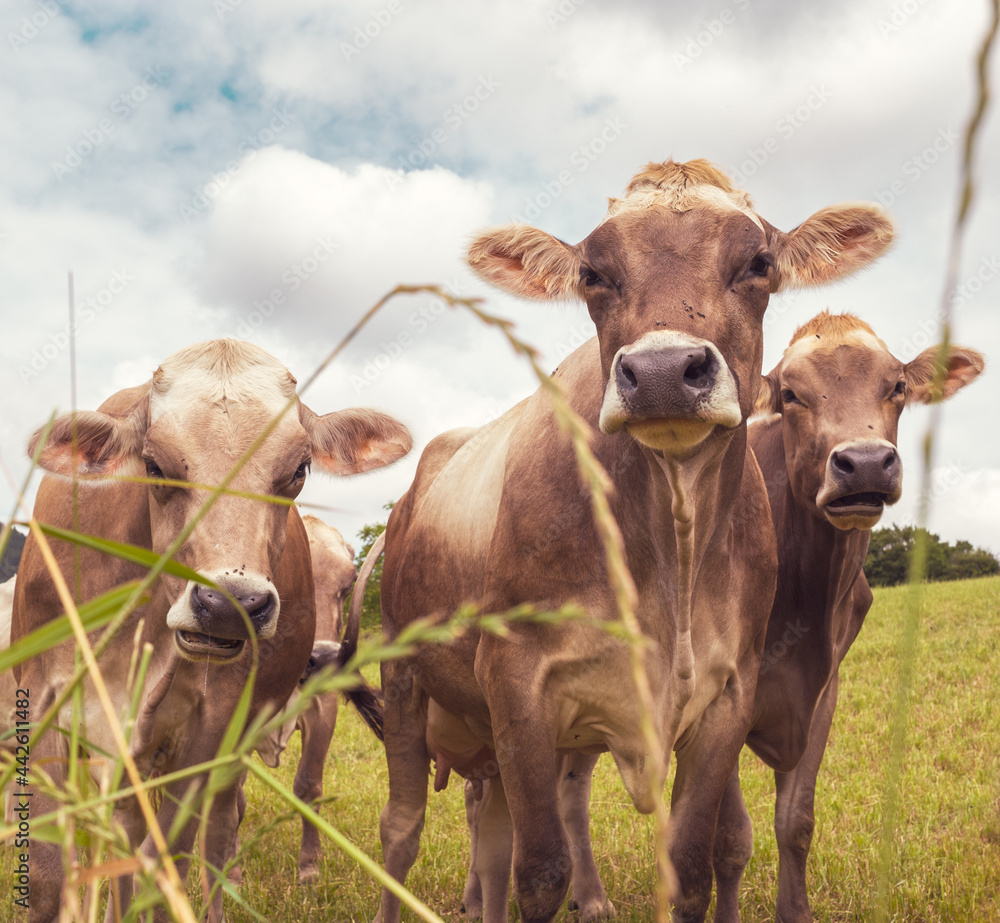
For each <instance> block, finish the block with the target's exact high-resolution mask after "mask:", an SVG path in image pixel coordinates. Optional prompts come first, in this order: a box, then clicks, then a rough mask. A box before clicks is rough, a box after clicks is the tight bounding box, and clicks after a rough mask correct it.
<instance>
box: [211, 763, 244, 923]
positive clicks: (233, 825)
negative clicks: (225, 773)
mask: <svg viewBox="0 0 1000 923" xmlns="http://www.w3.org/2000/svg"><path fill="white" fill-rule="evenodd" d="M242 789H243V778H242V777H241V778H240V780H239V782H238V783H237V784H236V785H234V786H233V787H232V788H228V789H225V790H223V791H221V792H219V793H218V794H217V795H216V796H215V799H214V800H213V802H212V809H211V812H210V814H209V816H208V819H207V821H206V823H205V831H204V839H203V848H204V854H203V856H202V867H201V887H202V893H203V895H204V898H205V904H206V905H207V906H208V923H222V920H223V918H224V915H223V908H222V894H223V889H222V883H221V882H218V883H217V882H216V881H215V878H214V875H215V873H214V872H211V871H210V869H219V870H220V871H221V870H222V869H224V868H225V865H226V861H227V860H228V859H230V858H232V856H231V850H232V847H233V844H234V843H235V842H236V832H237V828H238V827H239V821H240V812H239V796H240V793H241V792H242ZM244 804H245V800H244Z"/></svg>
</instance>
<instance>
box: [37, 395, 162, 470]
mask: <svg viewBox="0 0 1000 923" xmlns="http://www.w3.org/2000/svg"><path fill="white" fill-rule="evenodd" d="M145 432H146V420H145V417H144V416H143V415H141V414H139V413H132V414H129V415H128V416H125V417H116V416H113V415H111V414H108V413H101V412H99V411H94V410H83V411H78V412H77V413H71V414H66V415H65V416H62V417H59V419H57V420H56V421H55V423H54V424H53V425H52V429H51V430H50V432H49V434H48V437H47V438H46V439H45V444H44V446H43V447H42V450H41V454H40V455H39V458H38V463H39V465H41V467H43V468H44V469H45V470H46V471H52V472H55V473H56V474H64V475H67V476H72V475H74V474H76V475H90V476H98V477H110V476H111V475H115V474H134V475H142V474H144V473H145V471H144V468H143V464H142V440H143V437H144V436H145ZM43 436H45V427H42V428H41V429H39V430H37V431H36V432H35V434H34V435H33V436H32V437H31V440H30V441H29V443H28V457H29V458H34V457H35V453H36V452H37V451H38V446H39V443H40V442H41V440H42V437H43Z"/></svg>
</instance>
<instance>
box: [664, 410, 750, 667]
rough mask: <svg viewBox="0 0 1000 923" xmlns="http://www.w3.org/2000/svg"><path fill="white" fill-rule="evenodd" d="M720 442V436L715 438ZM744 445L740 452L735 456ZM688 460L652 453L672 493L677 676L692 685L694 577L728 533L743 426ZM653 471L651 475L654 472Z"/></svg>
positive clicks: (740, 469) (736, 489) (739, 471)
mask: <svg viewBox="0 0 1000 923" xmlns="http://www.w3.org/2000/svg"><path fill="white" fill-rule="evenodd" d="M716 438H718V437H716ZM741 444H742V447H743V452H742V454H741V453H740V452H739V447H740V445H741ZM705 448H706V449H707V450H708V451H704V452H699V453H698V454H696V455H695V456H694V457H692V458H686V459H683V460H678V459H674V458H670V457H667V456H664V455H660V454H658V453H655V452H651V453H649V454H650V455H651V457H652V458H653V459H654V460H655V462H656V465H655V469H659V470H660V471H661V472H662V473H663V474H664V476H665V478H666V481H667V484H668V486H669V488H670V497H671V500H670V513H671V518H672V519H673V524H672V525H673V536H674V543H675V547H676V549H677V580H676V584H675V585H676V587H677V653H676V655H675V664H674V673H675V676H676V677H677V678H678V679H680V680H682V681H685V682H689V683H693V680H694V652H693V649H692V644H691V613H692V608H693V606H692V600H693V596H694V588H695V582H696V578H697V575H698V573H699V571H700V569H701V565H702V563H703V562H704V560H705V557H706V555H707V554H708V553H709V551H710V550H712V548H713V541H714V539H715V536H717V535H718V534H720V530H721V531H722V533H723V534H724V533H725V532H727V531H728V528H723V527H724V526H728V523H729V520H730V517H731V515H732V510H733V506H734V503H735V499H736V497H737V495H738V493H739V485H740V483H741V482H742V477H743V467H742V459H743V458H744V457H745V453H746V426H745V425H744V426H742V427H740V428H739V430H738V431H737V432H735V433H732V432H731V433H728V434H727V438H725V439H724V440H723V441H722V442H720V443H715V444H711V445H709V446H706V447H705ZM647 451H648V450H647ZM655 469H654V470H655Z"/></svg>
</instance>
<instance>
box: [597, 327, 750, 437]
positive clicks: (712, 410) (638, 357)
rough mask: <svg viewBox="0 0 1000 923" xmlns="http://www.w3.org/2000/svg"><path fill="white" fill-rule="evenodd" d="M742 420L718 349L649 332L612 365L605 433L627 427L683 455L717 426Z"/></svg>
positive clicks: (604, 407) (624, 349)
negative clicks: (683, 452)
mask: <svg viewBox="0 0 1000 923" xmlns="http://www.w3.org/2000/svg"><path fill="white" fill-rule="evenodd" d="M742 420H743V414H742V412H741V411H740V405H739V395H738V393H737V389H736V381H735V379H734V378H733V374H732V372H731V371H730V369H729V366H728V364H727V363H726V360H725V359H724V358H723V357H722V354H721V353H720V352H719V350H718V348H717V347H716V346H715V345H714V344H713V343H710V342H709V341H708V340H703V339H701V338H699V337H691V336H688V335H686V334H682V333H677V332H675V331H666V330H665V331H655V332H653V333H647V334H646V335H645V336H643V337H642V338H641V339H639V340H637V341H636V342H635V343H632V344H630V345H629V346H625V347H622V348H621V349H620V350H618V352H617V353H616V355H615V358H614V361H613V362H612V363H611V375H610V377H609V379H608V384H607V387H606V388H605V391H604V403H603V405H602V406H601V418H600V427H601V432H603V433H607V434H609V435H610V434H611V433H614V432H617V431H618V430H619V429H622V428H625V429H627V430H628V432H629V433H631V434H632V435H633V436H634V437H635V438H636V439H638V440H639V441H640V442H642V443H643V444H645V445H647V446H649V447H650V448H653V449H659V450H661V451H664V452H667V453H672V452H682V451H684V450H686V449H690V448H692V447H694V446H696V445H698V444H699V443H700V442H702V441H703V440H704V439H705V438H706V437H707V436H708V434H709V433H710V432H712V430H713V429H714V428H715V427H716V426H723V427H726V428H728V429H731V428H732V427H735V426H738V425H739V424H740V423H741V422H742Z"/></svg>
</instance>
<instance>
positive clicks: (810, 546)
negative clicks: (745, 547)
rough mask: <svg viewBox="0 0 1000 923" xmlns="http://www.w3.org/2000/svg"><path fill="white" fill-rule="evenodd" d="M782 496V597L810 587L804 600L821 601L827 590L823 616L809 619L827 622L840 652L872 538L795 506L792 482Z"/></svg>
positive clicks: (813, 610) (815, 610) (814, 609)
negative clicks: (853, 594) (786, 592)
mask: <svg viewBox="0 0 1000 923" xmlns="http://www.w3.org/2000/svg"><path fill="white" fill-rule="evenodd" d="M782 492H783V494H784V498H783V503H782V504H781V510H782V511H781V515H780V516H777V517H776V518H775V529H776V531H777V538H778V549H779V551H778V556H779V574H780V576H779V581H778V586H779V592H780V591H781V588H783V587H789V588H791V587H795V588H810V591H809V592H807V593H804V594H802V596H801V597H800V598H802V599H810V598H811V599H814V600H815V601H816V602H819V600H818V598H817V597H818V595H819V592H820V591H821V590H822V591H823V592H824V596H823V601H822V611H818V607H816V606H813V607H810V608H811V612H810V615H812V616H813V617H815V618H821V619H822V621H823V625H822V628H823V631H824V633H829V636H830V640H831V641H832V642H833V643H834V644H835V645H836V646H837V647H838V648H839V647H840V646H841V644H842V643H843V641H844V639H845V635H846V634H847V633H848V632H849V631H850V613H851V611H852V610H851V607H850V605H849V601H850V595H851V592H852V590H853V588H854V585H855V583H856V582H857V579H858V577H859V575H860V574H861V571H862V566H863V565H864V561H865V555H866V554H867V552H868V539H869V533H868V532H866V531H861V530H858V529H850V530H844V529H837V528H835V527H834V526H833V525H831V524H830V522H828V521H827V520H826V519H825V518H823V519H820V518H819V517H818V516H816V515H814V514H813V513H812V512H810V511H809V510H807V509H805V508H804V507H803V506H801V505H800V504H798V503H796V501H795V497H794V495H793V494H792V487H791V483H790V480H789V479H788V478H785V483H784V486H783V488H782ZM823 576H825V577H826V580H825V581H824V580H823V579H822V577H823ZM845 611H846V612H847V615H848V618H847V619H845V620H838V619H837V614H838V613H842V612H845Z"/></svg>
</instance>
